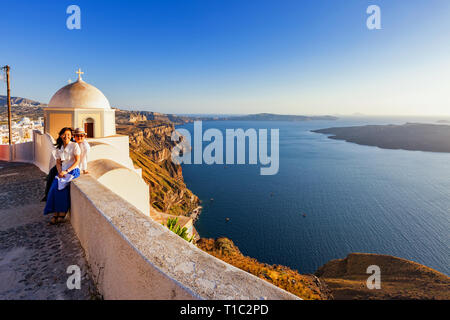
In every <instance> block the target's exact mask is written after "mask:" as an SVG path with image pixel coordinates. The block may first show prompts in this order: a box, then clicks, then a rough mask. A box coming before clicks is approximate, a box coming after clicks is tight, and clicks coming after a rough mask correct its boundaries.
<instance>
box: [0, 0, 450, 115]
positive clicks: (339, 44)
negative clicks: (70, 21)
mask: <svg viewBox="0 0 450 320" xmlns="http://www.w3.org/2000/svg"><path fill="white" fill-rule="evenodd" d="M70 4H77V5H79V6H80V8H81V24H82V25H81V26H82V28H81V30H68V29H67V28H66V19H67V17H68V14H66V8H67V7H68V6H69V5H70ZM370 4H376V5H379V6H380V8H381V24H382V30H372V31H371V30H368V29H367V27H366V19H367V17H368V15H367V14H366V9H367V7H368V5H370ZM0 7H1V8H2V10H1V17H0V39H1V40H0V64H2V65H4V64H9V65H11V66H12V77H13V78H12V80H13V82H12V85H13V95H14V96H22V97H27V98H31V99H36V100H39V101H42V102H48V101H49V99H50V98H51V96H52V94H53V93H54V92H56V91H57V90H58V89H59V88H60V87H62V86H63V85H65V84H67V81H68V79H69V78H70V79H72V80H75V79H76V75H75V73H74V72H75V70H76V69H78V68H79V67H80V68H82V70H83V71H85V75H84V80H85V81H87V82H89V83H91V84H93V85H95V86H96V87H98V88H99V89H100V90H102V91H103V93H104V94H105V95H106V96H107V97H108V99H109V100H110V103H111V105H112V106H114V107H133V108H134V109H141V110H151V111H159V112H166V113H256V112H274V113H284V114H351V113H354V112H360V113H364V114H411V115H412V114H446V115H450V94H449V92H450V41H449V36H450V1H448V0H420V1H419V0H408V1H405V0H371V1H366V0H304V1H302V0H293V1H288V0H273V1H265V0H223V1H219V0H217V1H215V0H198V1H197V0H180V1H175V0H160V1H113V0H109V1H98V0H96V1H79V0H74V1H62V0H59V1H43V0H41V1H21V0H15V1H5V0H0ZM0 94H5V89H4V86H3V85H2V87H1V88H0Z"/></svg>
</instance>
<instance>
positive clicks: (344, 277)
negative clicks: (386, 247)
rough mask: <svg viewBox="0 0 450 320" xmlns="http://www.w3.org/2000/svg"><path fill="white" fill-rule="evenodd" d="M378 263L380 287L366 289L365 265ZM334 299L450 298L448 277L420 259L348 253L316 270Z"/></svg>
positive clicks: (367, 275)
mask: <svg viewBox="0 0 450 320" xmlns="http://www.w3.org/2000/svg"><path fill="white" fill-rule="evenodd" d="M371 265H376V266H378V267H380V275H381V289H372V290H370V289H368V288H367V285H366V281H367V278H368V277H369V276H370V274H367V273H366V271H367V267H368V266H371ZM316 276H318V277H320V279H322V280H323V281H325V283H326V284H327V285H328V287H329V288H330V290H331V291H332V293H333V296H334V298H335V299H342V300H349V299H352V300H353V299H381V300H392V299H402V300H405V299H408V300H409V299H419V300H426V299H433V300H436V299H445V300H448V299H450V278H449V277H448V276H446V275H445V274H442V273H440V272H438V271H436V270H434V269H432V268H429V267H426V266H424V265H421V264H419V263H416V262H413V261H409V260H405V259H401V258H397V257H393V256H389V255H382V254H370V253H351V254H349V255H348V256H347V257H346V258H345V259H337V260H332V261H329V262H328V263H326V264H325V265H323V266H322V267H320V268H319V269H318V270H317V271H316Z"/></svg>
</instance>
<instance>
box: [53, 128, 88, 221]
mask: <svg viewBox="0 0 450 320" xmlns="http://www.w3.org/2000/svg"><path fill="white" fill-rule="evenodd" d="M71 140H72V129H71V128H67V127H66V128H62V129H61V131H60V132H59V137H58V139H57V140H56V169H57V170H58V175H57V176H56V177H55V179H54V180H53V182H52V186H51V187H50V191H49V193H48V196H47V203H46V205H45V208H44V214H49V213H54V215H53V217H52V219H51V220H50V224H57V223H60V222H63V221H64V218H65V217H66V214H67V211H69V208H70V181H71V180H73V179H75V178H78V177H79V176H80V169H79V168H78V165H79V163H80V154H81V149H80V147H79V146H78V143H76V142H72V141H71Z"/></svg>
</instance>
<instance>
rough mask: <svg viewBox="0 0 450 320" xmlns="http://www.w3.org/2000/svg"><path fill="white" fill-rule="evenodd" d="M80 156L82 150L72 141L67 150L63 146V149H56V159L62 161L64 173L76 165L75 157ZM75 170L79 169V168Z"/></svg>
mask: <svg viewBox="0 0 450 320" xmlns="http://www.w3.org/2000/svg"><path fill="white" fill-rule="evenodd" d="M79 155H81V149H80V146H79V145H78V143H76V142H72V141H70V142H69V144H68V145H67V146H66V147H65V148H64V146H61V148H59V149H56V159H61V162H62V170H63V171H67V169H69V168H70V167H71V166H72V165H73V164H74V162H75V156H79ZM75 168H78V166H77V167H75ZM75 168H74V169H75Z"/></svg>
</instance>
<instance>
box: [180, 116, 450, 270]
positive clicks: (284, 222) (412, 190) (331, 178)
mask: <svg viewBox="0 0 450 320" xmlns="http://www.w3.org/2000/svg"><path fill="white" fill-rule="evenodd" d="M429 120H430V119H425V120H421V121H419V120H418V119H402V118H391V119H385V118H367V119H362V118H361V119H357V118H346V119H345V118H344V119H340V120H337V121H310V122H265V121H264V122H260V121H257V122H244V121H209V122H203V129H204V130H206V129H208V128H217V129H220V130H221V131H223V133H224V136H225V129H235V128H243V129H244V130H245V129H248V128H255V129H259V128H279V130H280V167H279V172H278V174H276V175H273V176H261V175H260V165H206V164H202V165H194V164H192V165H187V164H185V165H183V175H184V178H185V182H186V184H187V186H188V187H189V188H190V189H191V190H192V191H193V192H194V193H195V194H196V195H198V196H199V198H200V199H201V200H202V206H203V211H202V213H201V215H200V218H199V220H198V221H197V223H196V225H195V227H196V229H197V230H198V232H199V233H200V235H201V237H205V238H216V237H221V236H226V237H229V238H231V239H232V240H233V241H234V243H235V244H236V245H237V246H238V247H239V248H240V250H241V251H242V252H243V253H244V254H245V255H248V256H251V257H254V258H256V259H258V260H260V261H262V262H265V263H269V264H281V265H286V266H289V267H291V268H293V269H296V270H298V271H299V272H301V273H312V272H314V271H316V270H317V268H318V267H320V266H321V265H323V264H324V263H326V262H327V261H329V260H331V259H336V258H344V257H345V256H346V255H347V254H348V253H351V252H370V253H380V254H389V255H394V256H397V257H401V258H406V259H409V260H413V261H416V262H419V263H422V264H424V265H427V266H429V267H432V268H434V269H436V270H438V271H441V272H443V273H446V274H447V275H449V274H450V248H449V245H450V154H448V153H432V152H421V151H403V150H386V149H380V148H377V147H371V146H362V145H357V144H354V143H348V142H345V141H339V140H333V139H329V138H327V136H326V135H323V134H318V133H312V132H311V131H310V130H314V129H320V128H328V127H336V126H349V125H364V124H389V123H393V124H400V123H405V122H406V121H415V122H426V121H429ZM433 121H434V120H433ZM181 127H183V128H186V129H188V130H190V131H193V125H192V124H187V125H183V126H181ZM192 134H193V132H192ZM206 144H208V143H207V142H204V145H206ZM211 199H213V200H211ZM303 213H305V214H306V217H304V216H303ZM226 218H230V220H229V221H228V222H227V221H226Z"/></svg>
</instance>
